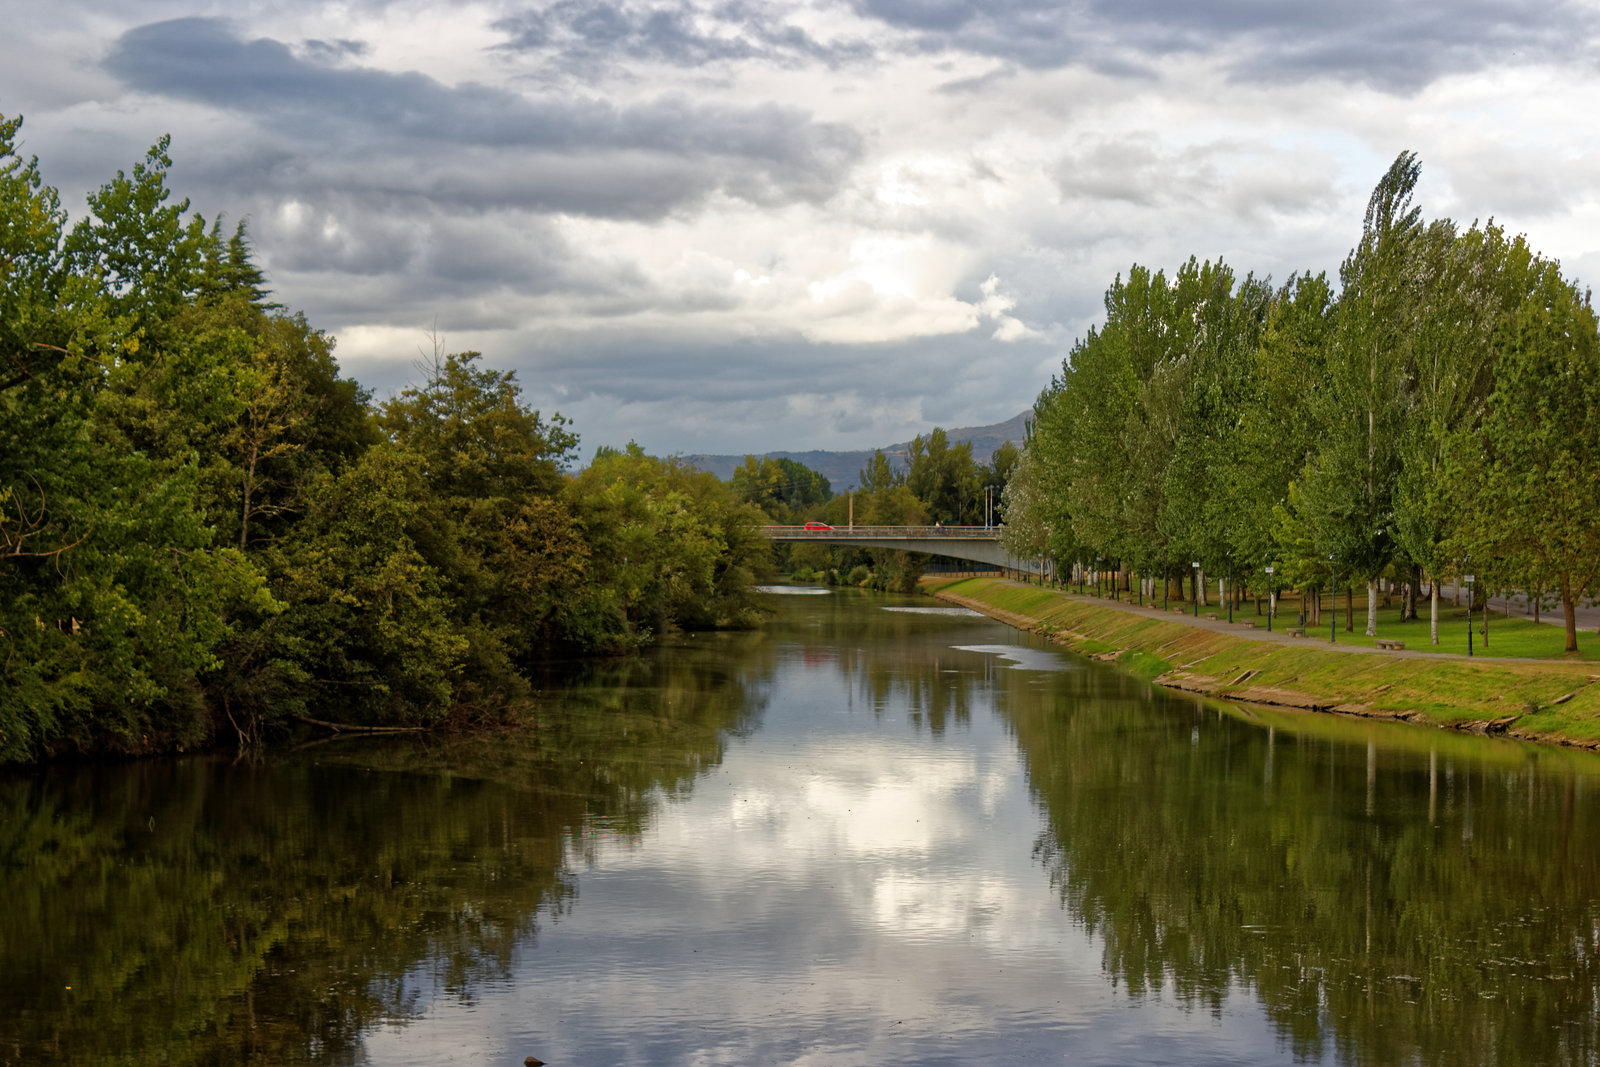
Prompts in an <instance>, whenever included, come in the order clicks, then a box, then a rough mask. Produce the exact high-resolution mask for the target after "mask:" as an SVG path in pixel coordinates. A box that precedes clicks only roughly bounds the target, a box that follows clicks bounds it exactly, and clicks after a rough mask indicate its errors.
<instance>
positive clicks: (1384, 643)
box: [1377, 637, 1406, 652]
mask: <svg viewBox="0 0 1600 1067" xmlns="http://www.w3.org/2000/svg"><path fill="white" fill-rule="evenodd" d="M1377 645H1378V647H1379V648H1386V649H1388V650H1389V651H1390V652H1403V651H1404V650H1405V647H1406V643H1405V642H1404V641H1393V640H1390V639H1389V638H1387V637H1380V638H1378V640H1377Z"/></svg>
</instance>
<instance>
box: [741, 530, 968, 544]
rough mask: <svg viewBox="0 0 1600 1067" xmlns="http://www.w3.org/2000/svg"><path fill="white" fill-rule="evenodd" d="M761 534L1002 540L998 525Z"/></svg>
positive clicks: (841, 539)
mask: <svg viewBox="0 0 1600 1067" xmlns="http://www.w3.org/2000/svg"><path fill="white" fill-rule="evenodd" d="M760 529H761V532H762V533H763V534H765V535H766V536H767V537H770V538H772V539H773V540H774V541H823V542H827V543H830V544H845V543H848V542H851V541H931V540H940V541H999V540H1000V527H998V526H836V527H834V528H833V529H831V530H808V529H806V528H805V527H804V526H763V527H761V528H760Z"/></svg>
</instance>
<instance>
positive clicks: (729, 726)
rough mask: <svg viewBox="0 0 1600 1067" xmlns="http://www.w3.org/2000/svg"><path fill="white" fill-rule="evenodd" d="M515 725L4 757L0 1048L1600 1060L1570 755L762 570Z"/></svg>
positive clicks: (90, 1054)
mask: <svg viewBox="0 0 1600 1067" xmlns="http://www.w3.org/2000/svg"><path fill="white" fill-rule="evenodd" d="M770 602H771V605H772V607H773V608H774V615H773V618H772V620H771V621H770V623H769V624H768V625H767V626H766V627H764V628H763V629H762V630H760V631H758V632H755V633H747V634H692V635H689V634H686V635H681V636H679V637H676V638H674V639H673V640H672V641H670V642H668V643H667V644H666V645H664V646H663V647H662V648H660V649H659V650H656V651H655V652H653V653H652V654H650V655H648V656H645V657H641V658H638V659H635V660H629V661H627V662H619V663H607V664H599V665H591V666H589V667H586V668H584V669H581V670H578V671H575V672H572V673H569V674H567V675H564V676H562V677H561V678H560V679H559V681H557V680H554V679H553V680H552V682H551V685H550V687H549V688H548V690H547V692H546V693H545V698H544V704H543V708H542V710H541V712H540V723H539V727H538V729H537V730H530V731H526V732H518V733H503V734H498V733H497V734H490V735H485V734H479V735H474V736H468V737H446V738H434V737H427V738H421V739H416V740H394V739H383V740H339V741H329V742H324V743H315V744H309V745H305V746H302V747H299V748H295V749H280V750H275V751H271V752H269V753H267V754H265V755H263V756H259V757H257V758H255V759H251V760H235V759H232V758H223V757H219V756H203V757H193V758H186V759H176V760H161V761H146V762H141V763H135V764H130V765H112V766H107V765H61V766H54V767H49V768H44V769H35V770H27V771H16V770H13V771H8V772H4V774H3V775H0V1064H7V1065H9V1064H37V1063H85V1064H87V1063H94V1064H139V1065H143V1064H238V1063H261V1064H317V1065H328V1064H353V1063H373V1064H382V1065H384V1067H391V1065H398V1064H418V1065H422V1064H430V1065H431V1064H441V1063H459V1064H506V1065H508V1067H509V1065H516V1064H521V1063H522V1061H523V1058H524V1057H525V1056H529V1055H532V1056H536V1057H538V1058H539V1059H541V1060H544V1061H546V1062H548V1063H549V1064H551V1065H552V1067H567V1065H580V1064H581V1065H589V1067H608V1065H615V1064H638V1065H650V1067H657V1065H678V1064H683V1065H689V1064H694V1065H703V1064H737V1065H744V1064H827V1065H853V1064H860V1065H876V1064H919V1065H922V1064H945V1063H948V1064H971V1063H975V1062H983V1063H990V1064H1012V1063H1073V1064H1138V1063H1151V1064H1156V1063H1161V1064H1165V1063H1191V1064H1197V1063H1217V1064H1224V1063H1226V1064H1251V1063H1283V1062H1290V1061H1300V1062H1308V1063H1329V1064H1335V1063H1337V1064H1400V1063H1421V1064H1441V1065H1442V1064H1452V1065H1453V1064H1463V1063H1499V1064H1558V1063H1571V1064H1593V1063H1596V1062H1597V1061H1600V1024H1597V1019H1600V1013H1597V1012H1600V1009H1597V1004H1600V832H1597V831H1600V825H1597V823H1600V789H1597V788H1596V787H1597V785H1600V760H1597V759H1595V758H1593V757H1591V756H1588V755H1586V754H1580V753H1571V752H1565V751H1559V750H1548V749H1536V748H1531V747H1524V746H1519V745H1516V744H1513V743H1508V742H1503V741H1497V740H1486V739H1481V738H1476V737H1466V736H1458V735H1452V734H1447V733H1444V732H1441V731H1437V730H1424V729H1420V728H1413V727H1408V726H1404V725H1398V724H1393V723H1367V722H1359V721H1352V720H1344V719H1336V718H1331V717H1327V716H1301V715H1275V714H1270V713H1266V712H1260V711H1249V710H1244V709H1237V708H1228V707H1224V706H1221V705H1215V704H1207V703H1204V702H1201V701H1197V700H1195V699H1191V698H1189V697H1186V696H1183V695H1179V694H1172V693H1168V692H1165V691H1163V690H1160V689H1157V688H1155V687H1152V686H1149V685H1146V684H1144V683H1140V682H1137V681H1134V680H1132V679H1130V678H1128V677H1126V676H1124V675H1121V674H1119V673H1117V672H1115V671H1112V670H1110V669H1108V668H1105V667H1103V666H1101V665H1099V664H1094V663H1089V662H1086V661H1083V660H1080V659H1077V658H1075V657H1072V656H1070V655H1068V654H1066V653H1063V652H1060V651H1058V650H1055V649H1052V648H1050V647H1049V646H1047V645H1045V644H1044V643H1042V642H1041V641H1040V640H1039V639H1036V638H1034V637H1031V636H1029V635H1026V634H1022V633H1019V632H1018V631H1015V630H1012V629H1010V628H1008V627H1005V626H1003V625H1001V624H999V623H995V622H992V621H990V620H988V619H985V618H983V617H981V616H976V615H973V614H971V613H967V612H964V611H962V610H960V609H950V608H938V607H934V606H933V605H934V602H933V601H930V600H927V599H925V598H924V599H915V598H885V597H880V596H870V595H867V594H862V593H857V592H855V591H841V592H826V591H818V592H817V594H816V595H805V594H797V593H789V594H786V595H778V594H773V595H771V597H770Z"/></svg>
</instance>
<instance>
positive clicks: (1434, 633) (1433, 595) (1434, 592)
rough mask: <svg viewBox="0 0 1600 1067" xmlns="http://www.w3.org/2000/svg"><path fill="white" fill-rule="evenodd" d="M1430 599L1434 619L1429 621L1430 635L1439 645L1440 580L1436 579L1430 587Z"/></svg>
mask: <svg viewBox="0 0 1600 1067" xmlns="http://www.w3.org/2000/svg"><path fill="white" fill-rule="evenodd" d="M1428 593H1429V596H1428V599H1429V602H1430V603H1431V604H1432V605H1433V617H1432V618H1430V619H1429V620H1428V633H1429V636H1431V637H1432V638H1433V643H1434V644H1436V645H1437V644H1438V643H1439V579H1438V578H1434V579H1433V580H1432V582H1431V583H1430V584H1429V586H1428Z"/></svg>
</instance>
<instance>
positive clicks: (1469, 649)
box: [1461, 574, 1477, 656]
mask: <svg viewBox="0 0 1600 1067" xmlns="http://www.w3.org/2000/svg"><path fill="white" fill-rule="evenodd" d="M1476 577H1477V575H1475V574H1463V575H1462V576H1461V580H1462V581H1463V582H1466V583H1467V655H1469V656H1470V655H1472V581H1473V579H1474V578H1476Z"/></svg>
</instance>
